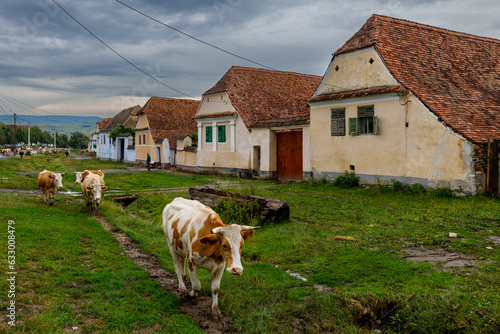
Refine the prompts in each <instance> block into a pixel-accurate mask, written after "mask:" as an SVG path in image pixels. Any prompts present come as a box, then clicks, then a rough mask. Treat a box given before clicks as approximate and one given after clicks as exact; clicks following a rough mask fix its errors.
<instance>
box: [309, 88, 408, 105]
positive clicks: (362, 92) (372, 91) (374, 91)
mask: <svg viewBox="0 0 500 334" xmlns="http://www.w3.org/2000/svg"><path fill="white" fill-rule="evenodd" d="M404 90H405V88H404V87H403V86H401V85H395V86H380V87H372V88H365V89H357V90H350V91H344V92H340V93H331V94H322V95H316V96H314V97H312V98H311V99H310V100H309V102H319V101H331V100H341V99H348V98H354V97H365V96H370V95H379V94H387V93H400V92H403V91H404Z"/></svg>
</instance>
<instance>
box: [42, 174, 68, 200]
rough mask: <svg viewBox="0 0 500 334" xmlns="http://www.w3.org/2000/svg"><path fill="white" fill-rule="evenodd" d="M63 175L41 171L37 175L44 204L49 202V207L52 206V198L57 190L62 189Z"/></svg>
mask: <svg viewBox="0 0 500 334" xmlns="http://www.w3.org/2000/svg"><path fill="white" fill-rule="evenodd" d="M63 175H64V173H54V172H51V171H48V170H46V169H45V170H43V171H42V172H40V174H38V187H40V190H41V191H42V194H43V196H44V203H47V200H49V205H54V197H55V195H56V192H57V189H60V188H62V187H63V184H62V176H63Z"/></svg>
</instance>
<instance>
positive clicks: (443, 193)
mask: <svg viewBox="0 0 500 334" xmlns="http://www.w3.org/2000/svg"><path fill="white" fill-rule="evenodd" d="M432 194H433V195H434V196H436V197H445V198H451V197H453V196H455V195H454V194H453V190H451V189H450V188H436V189H434V190H432Z"/></svg>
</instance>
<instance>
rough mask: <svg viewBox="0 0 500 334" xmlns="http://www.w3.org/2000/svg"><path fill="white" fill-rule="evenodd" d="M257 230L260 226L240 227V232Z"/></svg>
mask: <svg viewBox="0 0 500 334" xmlns="http://www.w3.org/2000/svg"><path fill="white" fill-rule="evenodd" d="M259 228H260V226H241V230H242V231H249V230H256V229H259Z"/></svg>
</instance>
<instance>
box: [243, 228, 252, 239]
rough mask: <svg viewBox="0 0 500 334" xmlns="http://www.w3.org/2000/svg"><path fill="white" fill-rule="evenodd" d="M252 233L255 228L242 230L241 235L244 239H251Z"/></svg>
mask: <svg viewBox="0 0 500 334" xmlns="http://www.w3.org/2000/svg"><path fill="white" fill-rule="evenodd" d="M252 235H253V230H250V231H241V236H242V237H243V240H244V241H247V239H249V238H250V237H251V236H252Z"/></svg>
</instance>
